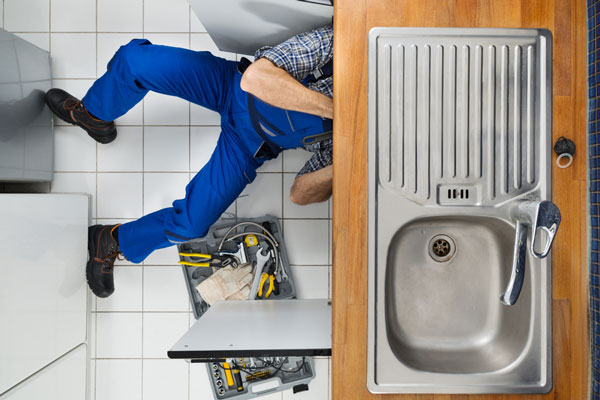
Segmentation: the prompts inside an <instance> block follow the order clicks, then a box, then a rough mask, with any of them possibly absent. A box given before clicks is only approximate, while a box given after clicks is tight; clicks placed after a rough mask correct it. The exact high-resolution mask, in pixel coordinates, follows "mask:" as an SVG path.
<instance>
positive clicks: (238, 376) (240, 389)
mask: <svg viewBox="0 0 600 400" xmlns="http://www.w3.org/2000/svg"><path fill="white" fill-rule="evenodd" d="M233 377H234V378H235V386H236V389H237V391H238V392H243V391H244V382H243V381H242V374H240V371H238V370H237V369H234V370H233Z"/></svg>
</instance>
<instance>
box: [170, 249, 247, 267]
mask: <svg viewBox="0 0 600 400" xmlns="http://www.w3.org/2000/svg"><path fill="white" fill-rule="evenodd" d="M179 255H180V256H181V257H186V258H198V259H200V261H199V262H195V261H183V260H182V261H178V262H177V263H178V264H181V265H189V266H192V267H226V266H227V265H229V264H232V263H233V262H234V260H235V259H234V258H233V257H232V256H228V255H224V256H220V255H218V254H204V253H179ZM234 268H235V266H234Z"/></svg>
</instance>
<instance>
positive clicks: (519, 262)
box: [500, 201, 561, 306]
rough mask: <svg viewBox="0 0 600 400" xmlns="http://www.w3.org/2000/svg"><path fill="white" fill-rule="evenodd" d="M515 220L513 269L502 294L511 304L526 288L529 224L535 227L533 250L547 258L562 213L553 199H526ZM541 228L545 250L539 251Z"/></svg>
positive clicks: (515, 213) (505, 301)
mask: <svg viewBox="0 0 600 400" xmlns="http://www.w3.org/2000/svg"><path fill="white" fill-rule="evenodd" d="M513 219H514V220H515V221H516V232H515V247H514V251H513V264H512V272H511V274H510V279H509V281H508V285H507V286H506V290H505V291H504V292H503V293H502V294H501V295H500V301H501V302H502V304H504V305H507V306H512V305H514V304H515V303H516V302H517V299H518V298H519V294H520V293H521V288H522V287H523V280H524V279H525V261H526V259H527V257H526V255H527V250H526V249H527V227H529V226H531V231H532V238H531V247H530V250H529V251H530V252H531V254H532V255H533V256H534V257H535V258H544V257H546V256H547V255H548V254H549V253H550V248H551V247H552V243H553V242H554V237H555V236H556V232H557V230H558V226H559V225H560V220H561V215H560V210H559V209H558V207H557V206H556V205H555V204H554V203H552V202H551V201H524V202H521V203H520V204H519V205H518V206H517V207H516V208H515V209H514V210H513ZM539 231H542V232H544V233H545V235H546V242H545V243H544V244H543V246H541V247H542V249H543V250H542V251H541V252H538V251H536V250H535V244H536V243H537V238H538V232H539Z"/></svg>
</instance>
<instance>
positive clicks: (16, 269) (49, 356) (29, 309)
mask: <svg viewBox="0 0 600 400" xmlns="http://www.w3.org/2000/svg"><path fill="white" fill-rule="evenodd" d="M88 210H89V198H88V196H87V195H72V194H71V195H68V194H1V195H0V221H2V223H1V225H0V277H2V283H3V285H2V290H0V325H1V328H0V397H3V396H2V394H3V393H5V392H6V391H8V390H9V389H10V388H12V387H13V386H15V385H16V384H18V383H19V382H21V381H23V380H24V379H27V378H28V377H30V376H32V375H33V374H35V373H36V372H38V371H40V370H41V369H42V368H44V367H46V366H48V365H49V364H51V363H52V362H54V361H55V360H57V359H58V358H60V357H62V356H64V355H65V354H67V353H69V352H71V351H72V350H73V349H75V348H77V347H78V346H80V345H81V344H83V343H85V342H86V340H87V321H88V291H87V283H86V280H85V264H86V261H87V226H88V215H89V214H88ZM79 352H80V351H78V354H79ZM73 379H76V378H75V377H73ZM84 382H85V381H84ZM48 398H53V397H48ZM82 398H83V397H82ZM3 399H4V398H3Z"/></svg>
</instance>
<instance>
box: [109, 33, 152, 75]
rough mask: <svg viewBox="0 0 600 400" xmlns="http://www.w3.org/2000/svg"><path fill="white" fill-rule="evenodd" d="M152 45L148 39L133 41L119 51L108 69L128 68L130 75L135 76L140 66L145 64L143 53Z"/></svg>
mask: <svg viewBox="0 0 600 400" xmlns="http://www.w3.org/2000/svg"><path fill="white" fill-rule="evenodd" d="M149 44H152V43H151V42H150V41H149V40H148V39H133V40H131V41H130V42H129V43H127V44H126V45H123V46H121V47H120V48H119V50H117V52H116V53H115V55H114V56H113V58H112V59H111V60H110V63H109V64H108V68H109V69H112V68H119V69H121V68H127V69H128V70H129V72H130V73H132V74H134V75H135V72H136V68H137V66H138V65H140V64H141V63H143V60H142V52H143V47H142V46H145V45H149Z"/></svg>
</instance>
